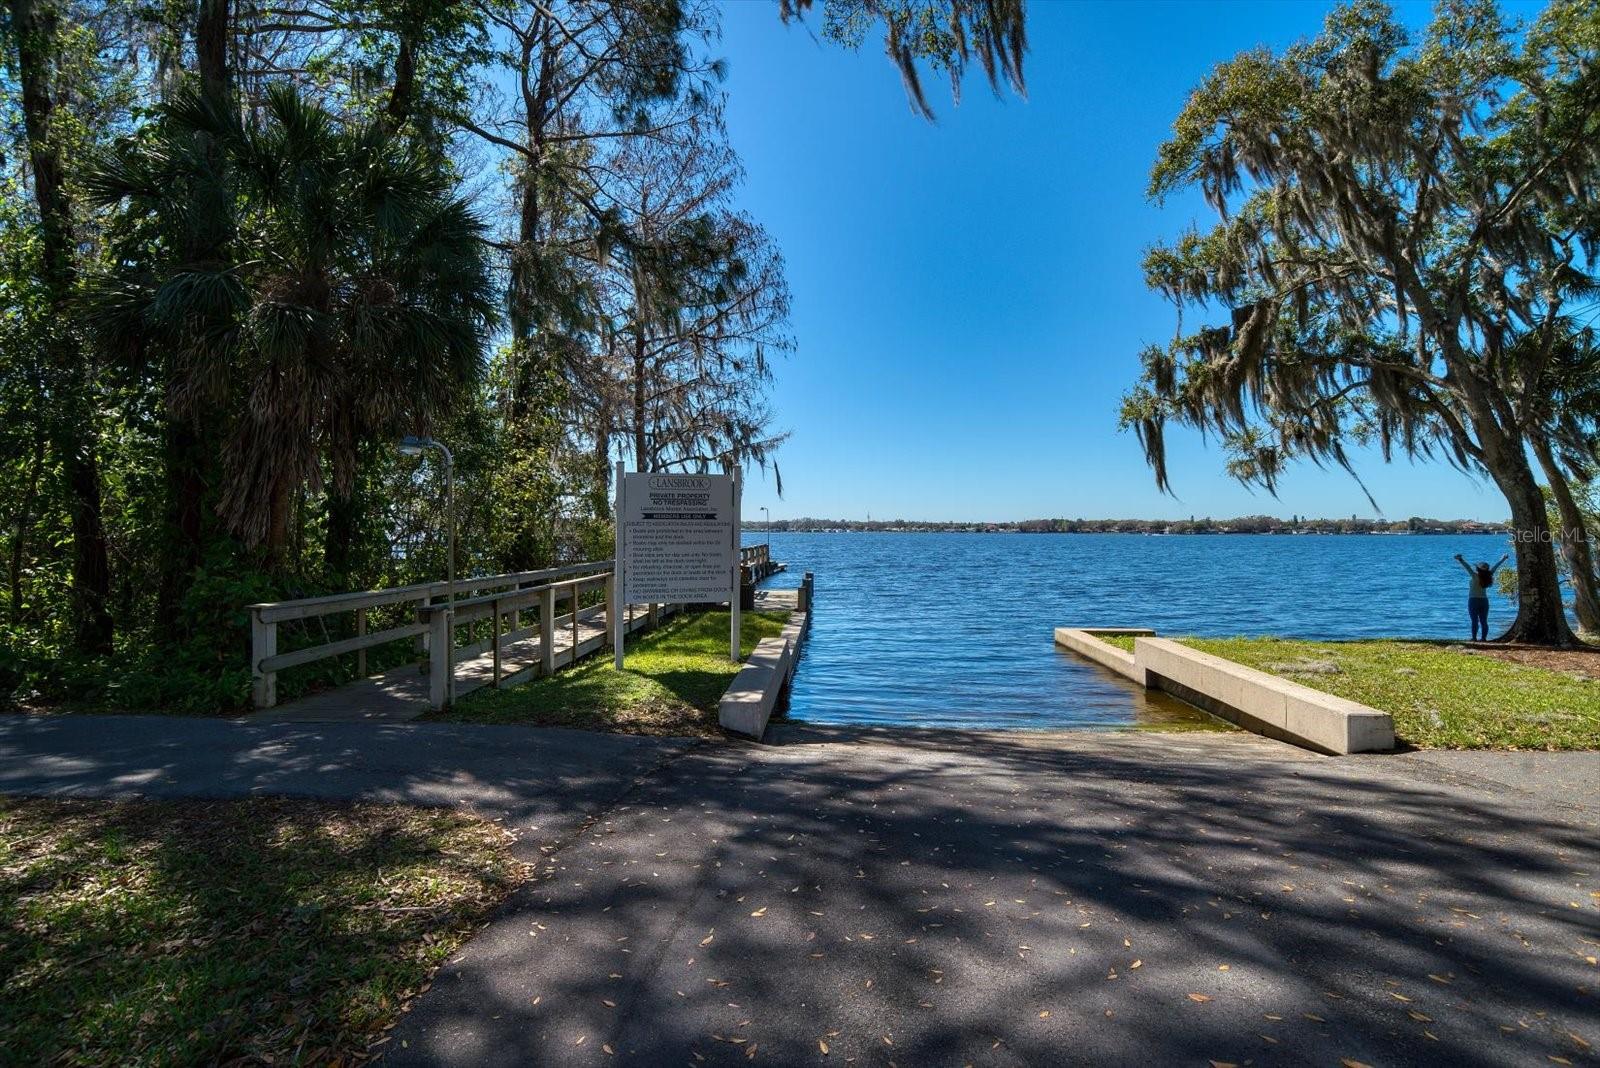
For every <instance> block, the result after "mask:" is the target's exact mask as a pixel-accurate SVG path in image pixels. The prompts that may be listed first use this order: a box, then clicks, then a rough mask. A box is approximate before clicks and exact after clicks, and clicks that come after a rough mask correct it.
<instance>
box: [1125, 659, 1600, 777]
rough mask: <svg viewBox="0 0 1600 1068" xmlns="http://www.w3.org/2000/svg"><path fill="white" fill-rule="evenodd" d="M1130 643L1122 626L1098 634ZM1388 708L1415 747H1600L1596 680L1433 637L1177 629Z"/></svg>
mask: <svg viewBox="0 0 1600 1068" xmlns="http://www.w3.org/2000/svg"><path fill="white" fill-rule="evenodd" d="M1096 637H1098V638H1099V639H1100V640H1101V641H1103V642H1105V643H1106V644H1108V645H1114V646H1116V647H1117V648H1119V649H1125V650H1127V651H1128V652H1130V653H1131V652H1132V651H1133V638H1132V637H1131V636H1127V635H1117V634H1099V635H1096ZM1179 640H1180V641H1182V642H1183V643H1184V644H1185V645H1188V646H1191V647H1193V648H1195V649H1199V650H1201V651H1202V652H1207V653H1212V654H1214V655H1216V656H1221V657H1226V658H1227V659H1229V660H1232V661H1234V662H1236V663H1240V664H1244V665H1246V666H1247V667H1253V668H1256V669H1258V670H1261V671H1270V672H1272V673H1273V674H1275V675H1281V676H1283V677H1284V678H1287V679H1292V680H1294V681H1295V682H1298V683H1300V684H1301V685H1304V686H1309V687H1311V688H1312V689H1315V690H1321V691H1323V692H1324V693H1331V694H1335V695H1337V696H1339V697H1345V698H1348V699H1350V700H1352V701H1359V702H1361V703H1362V704H1364V705H1370V706H1371V707H1373V708H1376V709H1379V710H1381V711H1384V712H1388V713H1389V714H1390V715H1392V716H1393V717H1394V727H1395V735H1396V737H1397V738H1398V739H1399V740H1400V741H1401V742H1403V743H1405V744H1408V745H1412V746H1416V747H1418V748H1421V749H1600V682H1595V681H1591V680H1589V679H1586V678H1583V677H1581V676H1579V675H1576V674H1568V673H1565V672H1561V671H1551V670H1547V669H1545V668H1541V667H1533V666H1529V665H1523V664H1513V663H1507V662H1506V661H1504V660H1496V659H1494V658H1493V657H1489V656H1482V655H1479V654H1476V653H1472V652H1468V651H1466V650H1463V649H1452V648H1450V647H1448V646H1446V645H1440V644H1434V643H1431V642H1401V641H1346V642H1313V641H1299V640H1294V639H1285V638H1181V639H1179Z"/></svg>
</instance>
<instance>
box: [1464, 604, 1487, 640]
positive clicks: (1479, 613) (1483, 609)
mask: <svg viewBox="0 0 1600 1068" xmlns="http://www.w3.org/2000/svg"><path fill="white" fill-rule="evenodd" d="M1467 615H1468V617H1469V618H1470V619H1471V620H1472V640H1473V641H1477V640H1478V632H1479V631H1482V632H1483V640H1484V641H1488V640H1489V598H1487V597H1468V598H1467Z"/></svg>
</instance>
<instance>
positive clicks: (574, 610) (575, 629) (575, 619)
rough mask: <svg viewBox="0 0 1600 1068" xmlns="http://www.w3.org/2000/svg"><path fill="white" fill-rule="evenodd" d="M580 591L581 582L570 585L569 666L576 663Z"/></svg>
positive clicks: (581, 587)
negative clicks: (570, 630)
mask: <svg viewBox="0 0 1600 1068" xmlns="http://www.w3.org/2000/svg"><path fill="white" fill-rule="evenodd" d="M581 589H583V584H582V583H581V582H574V583H573V584H572V655H571V656H569V657H568V658H567V663H569V664H576V663H577V662H578V591H579V590H581Z"/></svg>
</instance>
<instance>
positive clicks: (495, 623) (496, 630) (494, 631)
mask: <svg viewBox="0 0 1600 1068" xmlns="http://www.w3.org/2000/svg"><path fill="white" fill-rule="evenodd" d="M489 607H490V608H492V609H494V615H492V616H490V617H489V619H490V621H491V622H490V623H489V635H490V637H491V638H492V639H493V641H494V688H495V689H497V690H498V689H499V688H500V598H498V597H496V598H495V599H494V604H492V605H490V606H489Z"/></svg>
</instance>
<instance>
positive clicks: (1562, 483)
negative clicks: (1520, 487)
mask: <svg viewBox="0 0 1600 1068" xmlns="http://www.w3.org/2000/svg"><path fill="white" fill-rule="evenodd" d="M1533 454H1534V456H1536V457H1537V458H1538V460H1539V466H1540V467H1542V468H1543V469H1544V474H1545V478H1546V479H1548V480H1549V482H1550V495H1551V496H1552V497H1554V498H1555V501H1556V511H1557V513H1558V514H1559V515H1560V516H1561V555H1562V557H1563V558H1564V559H1565V560H1566V562H1567V574H1568V576H1569V577H1570V579H1571V582H1572V593H1573V609H1574V611H1575V613H1576V615H1577V617H1578V627H1579V628H1580V629H1582V630H1585V631H1588V632H1589V633H1590V634H1600V590H1597V589H1596V585H1595V573H1594V554H1593V552H1592V551H1591V549H1590V545H1589V529H1588V525H1587V523H1586V522H1585V521H1584V517H1583V512H1582V511H1581V510H1580V509H1579V508H1578V502H1577V501H1575V500H1573V497H1572V487H1571V486H1570V485H1569V484H1568V482H1567V476H1566V472H1564V471H1562V470H1561V467H1560V465H1559V464H1557V463H1556V460H1555V456H1554V455H1553V454H1552V453H1551V451H1550V445H1549V443H1548V442H1546V441H1545V440H1544V439H1543V438H1538V437H1536V438H1535V439H1534V441H1533Z"/></svg>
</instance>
